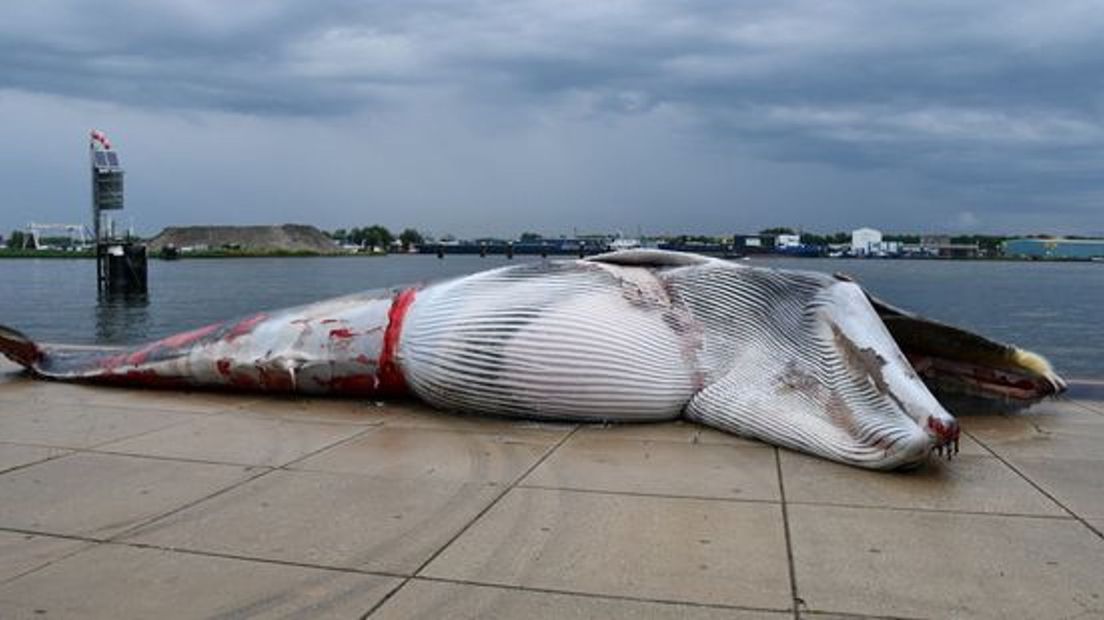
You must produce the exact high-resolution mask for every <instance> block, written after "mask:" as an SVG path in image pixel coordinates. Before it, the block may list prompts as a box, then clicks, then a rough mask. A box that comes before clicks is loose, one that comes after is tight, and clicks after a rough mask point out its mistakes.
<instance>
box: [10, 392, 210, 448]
mask: <svg viewBox="0 0 1104 620" xmlns="http://www.w3.org/2000/svg"><path fill="white" fill-rule="evenodd" d="M201 417H203V416H202V415H196V414H191V413H181V412H169V411H156V410H147V411H140V410H135V409H118V408H114V407H100V406H92V405H79V404H66V403H53V404H49V405H23V404H16V403H12V402H0V440H3V441H5V442H11V443H26V444H37V445H43V446H54V447H59V448H89V447H92V446H96V445H99V444H103V443H106V442H109V441H115V440H118V439H122V438H124V437H132V436H134V435H140V434H142V433H148V432H150V431H155V430H159V429H163V428H168V427H170V426H174V425H176V424H182V423H186V422H190V421H193V420H196V419H199V418H201Z"/></svg>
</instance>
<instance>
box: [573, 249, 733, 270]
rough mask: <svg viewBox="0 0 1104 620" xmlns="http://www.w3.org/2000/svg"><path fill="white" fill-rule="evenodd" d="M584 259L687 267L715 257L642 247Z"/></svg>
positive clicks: (640, 264) (646, 265)
mask: <svg viewBox="0 0 1104 620" xmlns="http://www.w3.org/2000/svg"><path fill="white" fill-rule="evenodd" d="M583 260H584V261H589V262H592V263H607V264H610V265H623V266H626V267H686V266H688V265H701V264H704V263H708V262H710V261H712V260H715V259H712V258H707V257H705V256H702V255H700V254H687V253H685V252H672V251H670V250H653V249H648V248H640V249H635V250H620V251H618V252H606V253H605V254H596V255H594V256H590V257H587V258H584V259H583Z"/></svg>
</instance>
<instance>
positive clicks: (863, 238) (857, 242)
mask: <svg viewBox="0 0 1104 620" xmlns="http://www.w3.org/2000/svg"><path fill="white" fill-rule="evenodd" d="M881 248H882V231H880V230H875V229H873V228H856V229H855V230H852V231H851V253H852V254H854V255H855V256H864V255H866V254H873V253H875V252H878V251H880V250H881Z"/></svg>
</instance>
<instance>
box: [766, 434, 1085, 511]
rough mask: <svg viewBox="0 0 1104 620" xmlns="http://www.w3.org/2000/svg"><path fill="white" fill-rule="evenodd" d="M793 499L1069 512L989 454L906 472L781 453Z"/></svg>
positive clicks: (788, 494)
mask: <svg viewBox="0 0 1104 620" xmlns="http://www.w3.org/2000/svg"><path fill="white" fill-rule="evenodd" d="M781 458H782V477H783V480H784V482H785V484H786V499H787V501H789V502H799V503H824V504H838V505H852V506H872V507H892V508H913V509H926V510H957V511H965V512H992V513H1005V514H1026V515H1052V516H1065V515H1066V512H1065V511H1064V510H1062V508H1061V507H1060V506H1058V505H1057V504H1055V503H1054V502H1053V501H1051V500H1050V499H1049V498H1047V497H1046V496H1045V495H1044V494H1042V493H1040V492H1039V491H1038V490H1037V489H1036V488H1035V487H1033V486H1031V484H1030V483H1029V482H1027V481H1026V480H1024V479H1023V478H1022V477H1021V476H1020V475H1019V474H1017V473H1016V472H1015V471H1013V470H1012V469H1010V468H1009V467H1008V466H1007V465H1005V464H1004V463H1002V462H1001V461H1000V460H999V459H996V458H994V457H991V456H972V455H962V454H960V455H959V456H958V457H956V458H955V459H954V460H953V461H945V460H942V459H933V460H931V461H929V462H928V463H926V464H925V465H923V466H921V467H920V468H919V469H916V470H913V471H905V472H877V471H866V470H862V469H858V468H856V467H848V466H846V465H840V464H838V463H831V462H827V461H825V460H823V459H818V458H816V457H811V456H807V455H804V454H799V453H796V452H790V451H788V450H783V451H781Z"/></svg>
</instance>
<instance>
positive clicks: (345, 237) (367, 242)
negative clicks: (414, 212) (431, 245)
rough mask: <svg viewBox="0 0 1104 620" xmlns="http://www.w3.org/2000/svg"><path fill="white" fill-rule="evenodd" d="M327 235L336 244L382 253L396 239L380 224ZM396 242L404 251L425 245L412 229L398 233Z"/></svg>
mask: <svg viewBox="0 0 1104 620" xmlns="http://www.w3.org/2000/svg"><path fill="white" fill-rule="evenodd" d="M327 234H328V235H329V236H330V238H331V239H333V240H334V241H337V242H338V243H342V244H351V245H356V246H360V247H362V248H379V249H380V250H382V251H387V250H388V249H389V248H390V247H391V245H392V244H393V243H394V242H395V239H396V237H395V235H394V234H392V233H391V231H390V230H388V228H387V227H386V226H382V225H380V224H373V225H372V226H365V227H364V228H350V229H348V230H346V229H344V228H338V229H337V230H335V231H333V232H331V233H327ZM398 241H399V243H400V244H401V245H402V249H403V250H404V251H405V250H409V249H410V248H411V247H413V246H420V245H422V244H423V243H425V237H424V236H423V235H422V233H420V232H418V231H417V230H415V229H413V228H406V229H404V230H403V231H402V232H401V233H399V236H398Z"/></svg>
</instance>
